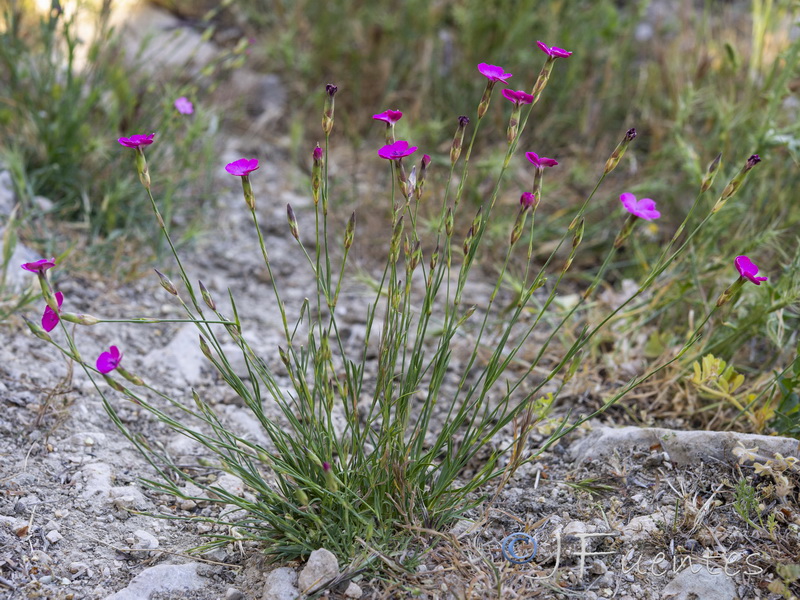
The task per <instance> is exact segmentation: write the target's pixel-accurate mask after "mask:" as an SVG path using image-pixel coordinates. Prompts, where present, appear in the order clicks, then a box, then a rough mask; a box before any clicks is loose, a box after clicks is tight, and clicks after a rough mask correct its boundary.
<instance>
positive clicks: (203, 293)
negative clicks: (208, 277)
mask: <svg viewBox="0 0 800 600" xmlns="http://www.w3.org/2000/svg"><path fill="white" fill-rule="evenodd" d="M197 283H199V284H200V295H201V296H202V297H203V302H205V303H206V306H208V308H210V309H211V310H217V304H216V302H214V299H213V298H212V297H211V293H210V292H209V291H208V290H207V289H206V286H204V285H203V282H202V281H198V282H197Z"/></svg>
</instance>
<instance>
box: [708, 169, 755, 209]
mask: <svg viewBox="0 0 800 600" xmlns="http://www.w3.org/2000/svg"><path fill="white" fill-rule="evenodd" d="M760 162H761V158H759V156H758V154H753V155H752V156H751V157H750V158H748V159H747V162H745V164H744V166H743V167H742V170H741V171H739V172H738V173H737V174H736V176H735V177H734V178H733V179H731V180H730V182H729V183H728V185H727V186H725V189H724V190H723V191H722V195H721V196H720V197H719V200H717V203H716V204H715V205H714V208H712V209H711V214H714V213H715V212H717V211H718V210H720V209H721V208H722V207H723V206H724V205H725V203H726V202H727V201H728V200H729V199H730V198H731V197H732V196H733V195H734V194H735V193H736V192H738V191H739V188H740V187H742V184H743V183H744V180H745V179H746V178H747V174H748V173H749V172H750V170H751V169H752V168H753V167H755V166H756V165H757V164H758V163H760Z"/></svg>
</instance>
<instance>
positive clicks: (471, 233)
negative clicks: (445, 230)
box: [464, 227, 475, 256]
mask: <svg viewBox="0 0 800 600" xmlns="http://www.w3.org/2000/svg"><path fill="white" fill-rule="evenodd" d="M474 237H475V230H474V229H473V228H472V227H470V228H469V231H468V232H467V237H466V238H464V256H466V255H467V254H469V249H470V247H471V246H472V240H473V238H474Z"/></svg>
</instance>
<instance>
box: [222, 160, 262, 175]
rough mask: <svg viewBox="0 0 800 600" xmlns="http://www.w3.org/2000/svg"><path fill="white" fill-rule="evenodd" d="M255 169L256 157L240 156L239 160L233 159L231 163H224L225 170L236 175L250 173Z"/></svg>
mask: <svg viewBox="0 0 800 600" xmlns="http://www.w3.org/2000/svg"><path fill="white" fill-rule="evenodd" d="M256 169H258V159H257V158H240V159H239V160H235V161H233V162H232V163H228V164H227V165H225V170H226V171H227V172H228V173H230V174H231V175H236V176H237V177H244V176H245V175H250V173H252V172H253V171H255V170H256Z"/></svg>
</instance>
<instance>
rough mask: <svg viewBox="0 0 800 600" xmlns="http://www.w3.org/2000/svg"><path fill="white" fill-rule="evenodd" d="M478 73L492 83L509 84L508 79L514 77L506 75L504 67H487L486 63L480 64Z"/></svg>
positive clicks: (509, 74)
mask: <svg viewBox="0 0 800 600" xmlns="http://www.w3.org/2000/svg"><path fill="white" fill-rule="evenodd" d="M478 71H480V72H481V75H483V76H485V77H486V78H487V79H488V80H489V81H491V82H495V81H502V82H503V83H508V82H507V81H506V79H508V78H509V77H512V75H511V73H506V71H505V69H503V67H498V66H495V65H487V64H486V63H481V64H479V65H478Z"/></svg>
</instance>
